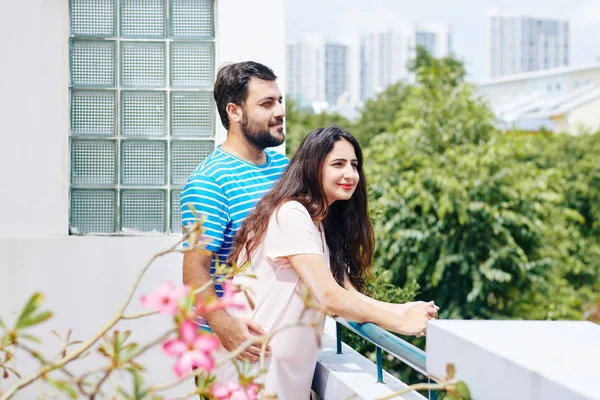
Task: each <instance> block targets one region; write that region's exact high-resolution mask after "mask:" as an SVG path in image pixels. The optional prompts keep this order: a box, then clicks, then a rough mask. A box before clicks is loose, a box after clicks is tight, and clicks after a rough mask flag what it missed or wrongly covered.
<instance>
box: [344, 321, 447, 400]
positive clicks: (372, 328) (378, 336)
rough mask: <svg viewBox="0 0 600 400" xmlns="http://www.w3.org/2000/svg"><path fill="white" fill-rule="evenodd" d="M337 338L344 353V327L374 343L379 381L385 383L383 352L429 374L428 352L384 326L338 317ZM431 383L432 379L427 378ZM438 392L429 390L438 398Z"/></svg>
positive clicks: (430, 396) (432, 396) (430, 393)
mask: <svg viewBox="0 0 600 400" xmlns="http://www.w3.org/2000/svg"><path fill="white" fill-rule="evenodd" d="M335 321H336V340H337V353H338V354H341V353H342V327H344V328H346V329H348V330H350V331H351V332H353V333H354V334H356V335H358V336H360V337H362V338H363V339H365V340H367V341H369V342H371V343H373V344H374V345H375V349H376V350H375V351H376V360H377V361H376V365H377V382H381V383H383V352H384V351H385V352H386V353H388V354H390V355H392V356H393V357H395V358H396V359H398V360H400V361H402V362H403V363H405V364H406V365H408V366H409V367H411V368H412V369H414V370H415V371H417V372H419V373H421V374H423V375H424V376H427V377H428V375H427V372H426V353H425V352H424V351H423V350H421V349H419V348H418V347H416V346H414V345H412V344H410V343H408V342H407V341H406V340H402V339H400V338H399V337H397V336H395V335H393V334H392V333H390V332H388V331H386V330H385V329H383V328H380V327H379V326H377V325H375V324H371V323H366V324H359V323H358V322H353V321H347V320H345V319H343V318H340V317H336V318H335ZM427 380H428V382H429V383H431V379H430V378H429V377H428V378H427ZM436 397H437V396H436V392H435V391H429V393H428V398H429V399H430V400H435V399H436Z"/></svg>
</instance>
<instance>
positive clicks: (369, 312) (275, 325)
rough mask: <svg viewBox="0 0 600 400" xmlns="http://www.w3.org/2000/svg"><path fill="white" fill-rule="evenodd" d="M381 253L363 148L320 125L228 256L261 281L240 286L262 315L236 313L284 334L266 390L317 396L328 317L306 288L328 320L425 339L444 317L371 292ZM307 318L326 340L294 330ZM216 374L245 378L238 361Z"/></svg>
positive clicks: (240, 279) (429, 306)
mask: <svg viewBox="0 0 600 400" xmlns="http://www.w3.org/2000/svg"><path fill="white" fill-rule="evenodd" d="M373 250H374V233H373V227H372V225H371V222H370V220H369V217H368V212H367V191H366V183H365V178H364V174H363V156H362V151H361V149H360V146H359V144H358V142H357V141H356V139H355V138H354V137H353V136H352V135H350V134H349V133H348V132H346V131H344V130H342V129H340V128H337V127H329V128H324V129H316V130H314V131H313V132H311V133H310V134H309V135H308V136H307V137H306V138H305V139H304V140H303V141H302V143H301V144H300V147H299V148H298V151H297V152H296V154H295V155H294V157H293V158H292V160H291V161H290V164H289V166H288V168H287V169H286V171H285V172H284V173H283V175H282V176H281V178H280V180H279V181H278V182H277V183H276V184H275V186H274V187H273V189H272V190H271V192H270V193H268V194H267V195H265V196H264V197H263V198H262V199H261V200H260V202H259V203H258V204H257V206H256V208H255V210H254V211H253V212H252V214H251V215H249V216H248V218H247V219H246V220H245V221H244V223H243V225H242V227H241V229H240V230H239V231H238V232H237V234H236V237H235V243H234V248H233V250H232V253H231V255H230V258H229V261H233V260H235V261H237V262H238V265H240V264H242V263H244V262H246V261H248V259H249V260H250V261H251V264H252V266H251V271H250V272H251V273H252V274H253V275H255V276H256V279H251V278H249V277H245V276H243V275H238V276H236V277H235V278H234V280H233V283H234V284H240V285H242V286H244V287H247V288H249V293H250V297H251V298H252V302H253V303H254V309H253V310H252V309H250V307H247V308H246V310H245V311H239V310H231V311H230V313H231V314H235V316H237V317H248V318H252V319H253V320H255V321H256V322H258V323H259V324H260V325H261V326H262V327H263V328H264V329H265V331H267V332H271V331H274V330H279V329H280V330H281V331H280V332H278V333H277V334H276V335H275V336H274V337H273V339H272V341H271V342H270V346H271V357H269V358H268V359H267V362H266V368H267V372H266V375H265V376H264V383H265V393H276V394H277V395H278V396H279V398H280V399H286V400H289V399H302V400H306V399H308V398H309V392H310V386H311V381H312V376H313V372H314V368H315V363H316V359H317V353H318V350H319V347H318V346H319V345H318V343H319V341H318V338H317V337H316V336H320V335H322V333H323V330H322V325H323V324H322V322H323V319H324V316H323V314H322V313H320V312H317V311H315V310H314V309H310V310H306V307H305V302H304V300H303V299H302V296H301V295H299V293H302V288H303V287H304V286H305V287H307V288H308V289H310V293H311V294H312V296H313V299H314V300H316V302H318V303H319V304H320V306H321V307H322V309H324V311H325V312H327V313H329V314H334V315H339V316H341V317H343V318H345V319H348V320H352V321H357V322H361V323H364V322H373V323H375V324H377V325H379V326H381V327H382V328H384V329H387V330H390V331H393V332H398V333H402V334H405V335H417V336H420V335H424V334H425V328H426V323H427V320H429V319H432V318H435V317H437V307H436V306H435V305H434V304H433V302H430V303H423V302H417V303H409V304H389V303H384V302H379V301H376V300H373V299H371V298H369V297H367V296H365V295H363V294H362V292H363V291H364V289H365V275H366V274H368V268H369V265H370V263H371V258H372V256H373ZM248 255H249V257H248ZM304 292H305V293H306V291H304ZM299 322H303V323H310V322H317V323H318V324H317V326H318V327H319V328H317V334H316V335H315V334H314V332H315V328H314V327H312V328H311V327H308V326H303V327H299V326H296V327H293V328H285V327H289V326H292V325H295V324H298V323H299ZM228 368H229V369H228ZM216 372H217V377H218V379H219V381H222V380H227V379H236V377H237V372H236V371H235V370H234V369H233V366H231V365H230V366H229V367H227V366H223V367H221V368H220V369H219V370H217V371H216Z"/></svg>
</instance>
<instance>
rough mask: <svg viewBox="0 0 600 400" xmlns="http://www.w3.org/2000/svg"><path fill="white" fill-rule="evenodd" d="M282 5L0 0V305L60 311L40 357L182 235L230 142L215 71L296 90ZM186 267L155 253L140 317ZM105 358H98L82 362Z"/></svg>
mask: <svg viewBox="0 0 600 400" xmlns="http://www.w3.org/2000/svg"><path fill="white" fill-rule="evenodd" d="M283 3H284V2H283V0H256V1H252V2H249V1H245V0H226V1H224V0H215V1H213V0H204V1H200V0H199V1H194V2H189V1H181V0H148V1H145V2H131V1H127V0H98V1H94V2H89V1H86V0H71V1H65V0H22V1H19V2H8V3H3V5H2V13H1V15H2V17H1V18H0V19H1V20H2V24H0V33H2V35H1V36H0V37H1V39H0V42H1V43H2V48H3V58H2V59H3V62H2V63H0V87H1V88H2V94H3V96H2V99H1V100H0V103H1V109H2V111H3V112H2V124H3V131H4V132H5V133H6V134H5V135H4V144H3V145H2V146H0V170H1V174H2V178H1V184H0V194H1V196H0V221H1V223H0V293H1V294H2V302H0V315H1V316H2V317H3V320H4V322H5V323H7V324H12V318H13V317H14V312H15V311H18V310H19V309H21V307H22V306H23V304H24V303H25V301H26V300H27V298H28V297H29V296H30V295H31V294H32V293H33V292H35V291H41V292H42V293H44V294H45V297H46V302H47V304H46V307H47V308H49V309H51V310H53V311H55V313H56V316H55V317H54V318H53V319H52V320H50V321H49V322H47V323H45V324H44V325H43V326H40V327H39V328H37V329H35V330H34V332H33V333H35V334H38V335H39V336H40V337H42V339H43V340H44V343H45V345H44V347H43V348H42V350H43V352H44V354H46V355H48V356H51V355H54V354H56V353H57V351H58V350H59V347H60V344H59V343H58V342H57V340H56V338H55V337H54V335H52V334H51V333H50V331H51V330H52V329H54V330H56V331H58V332H59V333H61V334H62V335H64V333H65V332H66V331H67V330H68V329H73V336H72V340H81V339H88V338H90V337H91V335H92V334H93V333H95V332H97V331H98V330H99V329H100V328H101V327H102V326H104V325H105V324H106V322H107V321H108V320H109V319H110V318H111V317H113V316H114V315H115V313H116V312H117V310H118V308H119V307H120V305H121V304H122V301H123V300H124V299H125V295H126V294H127V293H128V291H129V289H130V287H131V285H132V283H133V281H134V278H135V276H136V275H137V274H138V272H139V271H140V270H141V268H142V267H143V266H144V264H145V263H146V262H147V260H149V259H150V257H151V256H152V255H154V254H155V253H157V252H159V251H162V250H165V249H167V248H169V247H171V246H172V245H174V244H175V243H176V242H177V241H178V240H179V237H180V235H179V232H180V230H179V227H178V218H179V217H178V214H179V211H178V203H179V201H178V199H177V197H178V191H179V190H180V188H181V185H182V184H184V183H185V182H184V180H185V179H187V177H186V175H188V174H189V173H191V172H192V170H193V168H194V167H195V165H197V164H198V163H200V162H201V161H202V159H203V157H205V156H206V154H208V153H209V152H210V151H211V150H212V149H213V148H214V146H215V145H217V144H219V143H221V142H222V141H223V140H224V139H225V134H226V132H225V130H224V129H223V127H222V126H221V123H220V120H219V118H218V115H217V112H216V108H215V105H214V101H213V100H212V84H213V82H214V77H215V75H216V71H217V70H218V68H219V66H221V65H223V64H224V63H227V62H237V61H244V60H253V61H257V62H261V63H263V64H265V65H267V66H269V67H271V68H272V69H273V70H274V72H275V73H276V74H277V75H278V78H279V79H278V84H279V87H280V89H281V91H282V93H285V92H286V90H285V82H286V79H285V78H286V77H285V74H286V70H285V43H284V39H283V38H284V25H283V21H284V11H283V10H284V8H283ZM257 21H262V22H260V23H257ZM17 32H18V34H16V33H17ZM181 263H182V258H181V256H180V254H173V255H168V256H165V257H163V258H161V259H159V260H158V261H157V263H156V265H155V266H154V267H153V268H151V269H150V271H149V273H148V274H147V276H146V277H145V278H144V280H143V281H142V283H141V288H140V290H139V291H138V292H136V293H135V295H134V300H133V302H132V310H131V311H132V312H133V313H135V312H137V311H141V307H140V305H139V296H140V294H141V293H150V292H151V291H152V290H153V289H154V288H155V287H156V286H157V285H158V284H161V283H164V282H165V281H166V280H171V281H172V282H173V283H174V284H179V283H180V282H181ZM132 324H133V325H132ZM169 327H170V321H169V320H168V318H167V319H165V318H163V317H162V316H153V317H150V318H145V319H141V320H136V321H135V322H130V323H128V324H123V325H121V324H120V325H119V326H118V327H117V328H118V329H121V330H124V329H130V328H133V331H134V332H133V337H132V340H135V341H140V342H141V343H147V342H149V341H152V340H154V339H156V338H157V337H158V336H160V335H161V334H162V333H164V332H165V330H166V329H168V328H169ZM17 361H18V367H19V369H20V370H21V371H23V372H25V373H27V372H31V371H34V370H35V368H36V364H37V362H35V361H33V360H29V359H28V358H27V357H19V358H18V360H17ZM97 361H98V359H95V356H94V355H92V356H90V357H88V358H86V360H85V361H83V362H82V363H81V364H79V365H80V367H77V368H81V366H86V365H87V366H90V365H95V366H99V365H101V364H99V363H95V364H94V362H97ZM173 361H174V360H173V359H171V358H169V357H166V356H164V355H163V354H162V352H161V351H160V349H159V348H156V349H154V350H152V351H149V352H148V353H147V354H145V356H144V360H143V363H144V364H145V365H146V366H147V367H148V368H149V372H148V374H147V377H148V379H149V382H150V383H151V384H160V383H166V382H168V381H171V380H173V379H174V378H175V376H174V374H173V370H172V367H173ZM129 379H130V378H129V377H127V381H129ZM192 384H193V383H191V382H190V384H189V385H187V384H184V385H182V386H181V387H179V389H176V390H175V391H174V392H173V393H174V394H175V395H179V396H181V395H184V394H186V393H189V392H190V390H191V388H192V386H191V385H192ZM3 387H4V388H5V389H6V388H7V387H8V382H5V383H4V384H3ZM36 391H37V386H36V385H32V386H31V387H30V388H29V389H28V391H26V392H25V393H24V394H23V395H22V396H21V397H17V398H24V399H25V398H34V397H35V396H36V395H35V393H36Z"/></svg>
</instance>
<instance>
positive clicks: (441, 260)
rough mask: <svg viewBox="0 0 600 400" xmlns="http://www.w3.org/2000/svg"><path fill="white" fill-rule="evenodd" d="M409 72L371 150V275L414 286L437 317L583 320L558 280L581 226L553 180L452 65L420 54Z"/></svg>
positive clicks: (574, 297)
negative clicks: (437, 310) (384, 274)
mask: <svg viewBox="0 0 600 400" xmlns="http://www.w3.org/2000/svg"><path fill="white" fill-rule="evenodd" d="M413 70H414V71H415V74H416V85H415V86H414V87H413V88H412V89H411V90H410V93H409V95H408V96H407V97H406V98H405V99H404V104H403V105H402V107H401V109H400V110H399V111H398V113H397V114H396V119H395V121H394V123H393V125H392V126H393V132H392V133H389V132H386V133H381V134H379V135H377V136H376V137H375V138H373V139H372V141H371V144H370V146H369V148H368V150H367V157H366V159H367V166H366V167H367V176H368V178H369V180H370V195H371V200H372V201H371V213H372V217H373V220H374V224H375V229H376V234H377V239H378V241H377V243H378V247H377V251H376V257H375V265H376V267H377V268H378V269H384V270H385V269H389V270H391V271H392V274H393V279H392V282H393V283H395V284H397V285H400V286H403V285H405V284H406V283H408V282H412V281H414V280H416V281H417V283H418V285H419V286H420V290H421V296H422V298H423V299H434V300H436V302H437V303H438V304H440V306H441V307H442V316H444V317H451V318H516V317H520V318H527V317H532V316H533V317H538V318H565V317H570V318H574V317H578V316H580V315H581V311H582V305H581V298H580V296H579V295H578V294H577V293H576V291H575V290H574V288H573V287H572V286H570V285H569V281H568V280H563V279H562V278H563V277H564V275H563V276H561V275H560V274H557V273H556V271H557V269H558V268H559V267H560V268H562V269H563V270H566V269H568V268H570V266H572V265H573V264H572V263H571V262H570V261H568V260H569V254H570V253H572V249H571V248H567V246H565V245H561V243H569V246H570V245H571V244H572V243H576V242H577V240H578V237H579V236H578V232H577V229H575V228H574V227H575V226H576V224H578V223H581V221H582V215H581V214H580V213H578V212H577V211H576V210H573V209H572V208H570V207H569V206H568V204H566V203H565V193H564V180H563V177H562V175H561V173H560V171H558V170H557V169H555V168H542V167H541V166H540V165H538V164H537V163H536V162H535V160H533V159H528V158H527V156H526V154H528V152H529V151H530V149H528V148H527V146H526V144H527V143H523V142H522V141H519V140H515V138H514V137H511V136H506V135H504V134H503V133H501V132H498V131H497V130H496V129H495V128H494V126H493V117H492V115H491V113H490V111H489V109H488V108H487V107H486V106H485V105H484V104H483V103H481V102H480V101H479V100H478V99H477V98H476V97H475V95H474V92H473V88H472V86H470V85H468V84H466V83H464V82H463V79H464V68H463V67H462V64H461V63H460V62H458V61H456V60H453V59H449V58H446V59H434V58H432V57H430V56H428V55H427V54H426V53H423V52H422V51H419V52H418V55H417V59H416V61H415V63H414V66H413ZM519 154H520V155H521V156H519ZM569 238H572V239H573V240H569ZM557 287H560V288H562V289H564V290H562V292H561V296H557V297H558V298H555V297H553V296H551V295H552V294H553V293H552V290H554V289H556V288H557ZM567 292H568V293H567ZM541 293H547V294H549V298H548V299H547V300H546V302H545V303H542V304H537V305H536V306H535V307H529V306H528V302H529V301H531V299H533V298H534V297H535V296H534V295H536V294H541ZM565 294H568V296H565ZM526 312H529V313H530V314H526Z"/></svg>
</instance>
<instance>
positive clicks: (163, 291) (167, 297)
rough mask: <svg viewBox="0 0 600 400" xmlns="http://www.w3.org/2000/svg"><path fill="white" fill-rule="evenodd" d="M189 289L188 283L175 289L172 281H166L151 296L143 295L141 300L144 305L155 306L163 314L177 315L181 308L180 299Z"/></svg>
mask: <svg viewBox="0 0 600 400" xmlns="http://www.w3.org/2000/svg"><path fill="white" fill-rule="evenodd" d="M189 291H190V287H189V286H187V285H183V286H181V287H179V288H177V289H174V288H173V284H171V282H166V283H165V284H163V285H160V286H159V287H157V288H156V289H154V293H153V294H152V295H151V296H146V295H142V297H141V298H140V301H141V302H142V305H143V306H144V307H147V308H153V309H155V310H156V311H158V312H160V313H161V314H168V315H175V313H176V312H177V309H178V308H179V300H180V299H181V298H182V297H185V296H186V295H187V294H188V293H189Z"/></svg>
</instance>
